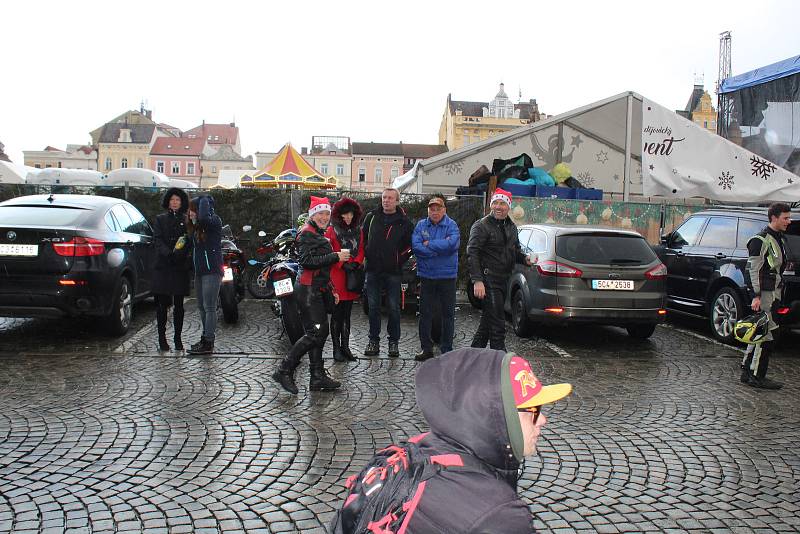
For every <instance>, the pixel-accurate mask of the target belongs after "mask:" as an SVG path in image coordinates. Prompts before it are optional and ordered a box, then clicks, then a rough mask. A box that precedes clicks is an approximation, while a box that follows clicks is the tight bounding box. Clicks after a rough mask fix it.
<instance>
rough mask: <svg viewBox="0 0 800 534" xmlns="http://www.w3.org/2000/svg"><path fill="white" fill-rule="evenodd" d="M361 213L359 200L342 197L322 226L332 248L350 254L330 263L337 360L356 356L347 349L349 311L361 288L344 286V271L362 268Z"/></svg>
mask: <svg viewBox="0 0 800 534" xmlns="http://www.w3.org/2000/svg"><path fill="white" fill-rule="evenodd" d="M361 213H362V212H361V205H359V203H358V202H356V201H355V200H353V199H352V198H348V197H342V198H341V199H339V200H338V201H337V202H336V204H334V205H333V212H331V224H330V226H328V229H327V230H325V237H327V238H328V240H329V241H330V242H331V246H332V247H333V251H334V252H339V251H340V250H342V249H347V250H349V251H350V254H351V258H350V260H348V261H347V262H345V263H334V264H333V266H332V267H331V282H332V283H333V287H334V289H336V293H338V295H339V304H337V305H336V308H335V309H334V311H333V315H331V340H333V359H334V360H336V361H337V362H343V361H346V360H349V361H356V360H357V359H358V358H356V357H355V356H353V352H352V351H351V350H350V314H351V312H352V311H353V301H354V300H356V299H357V298H358V297H359V296H360V292H358V291H348V290H347V271H350V270H359V269H363V268H364V235H363V233H362V231H361ZM362 274H363V271H362Z"/></svg>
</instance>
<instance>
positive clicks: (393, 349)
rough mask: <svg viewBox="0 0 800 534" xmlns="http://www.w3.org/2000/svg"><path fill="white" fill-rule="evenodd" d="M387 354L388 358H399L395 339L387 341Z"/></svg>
mask: <svg viewBox="0 0 800 534" xmlns="http://www.w3.org/2000/svg"><path fill="white" fill-rule="evenodd" d="M388 356H389V357H390V358H399V357H400V346H399V344H398V343H397V341H390V342H389V353H388Z"/></svg>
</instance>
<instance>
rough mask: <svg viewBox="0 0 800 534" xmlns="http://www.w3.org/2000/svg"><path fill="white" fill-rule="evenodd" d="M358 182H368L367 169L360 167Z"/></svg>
mask: <svg viewBox="0 0 800 534" xmlns="http://www.w3.org/2000/svg"><path fill="white" fill-rule="evenodd" d="M358 181H359V182H366V181H367V169H366V167H359V168H358Z"/></svg>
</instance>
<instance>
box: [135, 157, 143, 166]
mask: <svg viewBox="0 0 800 534" xmlns="http://www.w3.org/2000/svg"><path fill="white" fill-rule="evenodd" d="M136 168H137V169H144V161H142V158H139V159H137V160H136Z"/></svg>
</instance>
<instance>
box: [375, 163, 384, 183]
mask: <svg viewBox="0 0 800 534" xmlns="http://www.w3.org/2000/svg"><path fill="white" fill-rule="evenodd" d="M375 181H376V182H382V181H383V169H382V168H381V167H377V168H376V169H375Z"/></svg>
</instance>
